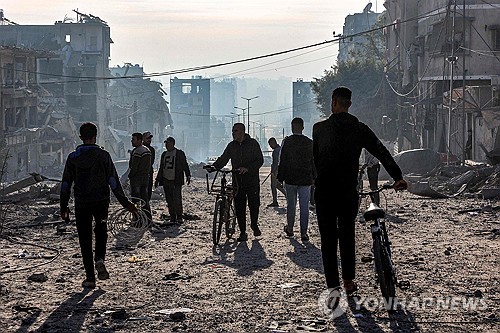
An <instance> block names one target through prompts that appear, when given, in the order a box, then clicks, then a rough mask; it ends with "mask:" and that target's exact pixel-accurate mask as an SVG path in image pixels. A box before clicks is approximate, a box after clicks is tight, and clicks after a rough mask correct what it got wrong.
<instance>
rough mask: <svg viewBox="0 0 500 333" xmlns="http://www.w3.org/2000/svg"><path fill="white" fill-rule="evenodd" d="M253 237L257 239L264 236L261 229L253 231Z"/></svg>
mask: <svg viewBox="0 0 500 333" xmlns="http://www.w3.org/2000/svg"><path fill="white" fill-rule="evenodd" d="M253 235H254V236H255V237H259V236H260V235H262V232H261V231H260V229H259V227H257V228H255V229H253Z"/></svg>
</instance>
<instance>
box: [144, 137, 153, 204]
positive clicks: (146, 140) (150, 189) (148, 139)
mask: <svg viewBox="0 0 500 333" xmlns="http://www.w3.org/2000/svg"><path fill="white" fill-rule="evenodd" d="M152 139H153V134H151V132H144V133H142V144H143V145H144V146H145V147H146V148H148V149H149V151H150V152H151V169H150V170H149V183H148V200H149V201H151V195H152V194H153V173H154V170H153V165H154V164H155V156H156V151H155V149H154V148H153V147H152V146H151V140H152Z"/></svg>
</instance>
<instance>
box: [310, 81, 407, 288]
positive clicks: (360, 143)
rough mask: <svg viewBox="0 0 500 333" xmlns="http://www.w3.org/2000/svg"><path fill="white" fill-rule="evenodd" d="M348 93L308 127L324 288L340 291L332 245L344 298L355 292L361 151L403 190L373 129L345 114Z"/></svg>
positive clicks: (341, 92)
mask: <svg viewBox="0 0 500 333" xmlns="http://www.w3.org/2000/svg"><path fill="white" fill-rule="evenodd" d="M351 95H352V93H351V90H349V89H348V88H346V87H338V88H336V89H335V90H334V91H333V93H332V114H331V115H330V117H329V118H328V119H327V120H324V121H321V122H318V123H316V124H315V125H314V127H313V154H314V164H315V166H316V170H317V174H318V176H317V178H316V192H315V199H316V215H317V217H318V226H319V231H320V235H321V253H322V257H323V266H324V271H325V277H326V284H327V286H328V288H337V287H340V280H339V272H338V266H337V265H338V263H337V242H338V243H339V247H340V255H341V256H342V260H341V266H342V279H343V284H344V289H345V291H346V293H347V294H348V295H350V294H352V293H353V292H355V291H356V290H357V285H356V283H355V282H354V278H355V262H356V261H355V238H354V236H355V231H354V226H355V224H354V221H355V218H356V215H357V211H358V193H357V191H356V186H357V175H358V166H359V156H360V154H361V149H362V148H366V149H367V150H368V151H369V152H370V153H371V154H373V155H374V156H375V157H376V158H378V159H379V161H380V162H382V164H383V165H384V168H385V169H386V170H387V172H388V173H389V175H391V177H392V178H393V179H394V180H395V183H394V185H393V186H394V188H395V189H396V190H400V189H405V188H406V187H407V184H406V181H404V179H403V177H402V173H401V169H400V168H399V166H398V165H397V164H396V162H395V161H394V159H393V158H392V156H391V154H390V153H389V151H388V150H387V149H386V148H385V147H384V145H383V144H382V143H381V142H380V140H379V139H378V138H377V136H376V135H375V134H374V133H373V131H372V130H371V129H370V128H369V127H368V126H366V125H365V124H364V123H362V122H360V121H359V120H358V119H357V118H356V117H355V116H353V115H351V114H349V113H348V112H349V107H350V106H351Z"/></svg>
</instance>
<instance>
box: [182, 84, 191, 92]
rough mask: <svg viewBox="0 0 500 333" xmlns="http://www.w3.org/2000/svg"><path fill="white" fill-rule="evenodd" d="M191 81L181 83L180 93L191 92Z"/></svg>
mask: <svg viewBox="0 0 500 333" xmlns="http://www.w3.org/2000/svg"><path fill="white" fill-rule="evenodd" d="M191 88H192V87H191V83H183V84H182V93H183V94H190V93H191Z"/></svg>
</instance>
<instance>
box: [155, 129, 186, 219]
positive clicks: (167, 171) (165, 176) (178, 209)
mask: <svg viewBox="0 0 500 333" xmlns="http://www.w3.org/2000/svg"><path fill="white" fill-rule="evenodd" d="M164 142H165V147H166V149H167V150H166V151H164V152H163V153H162V154H161V158H160V169H159V170H158V174H157V175H156V180H155V187H158V185H163V191H164V192H165V199H166V200H167V206H168V213H169V215H170V222H177V223H182V222H183V219H182V217H183V208H182V185H184V175H186V182H187V184H188V185H189V183H190V182H191V171H190V170H189V165H188V163H187V160H186V154H184V152H183V151H182V150H180V149H177V148H175V139H174V138H173V137H171V136H169V137H168V138H167V139H166V140H165V141H164Z"/></svg>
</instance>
